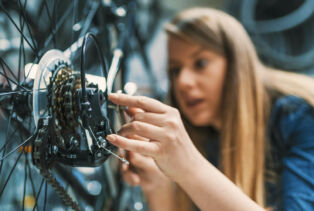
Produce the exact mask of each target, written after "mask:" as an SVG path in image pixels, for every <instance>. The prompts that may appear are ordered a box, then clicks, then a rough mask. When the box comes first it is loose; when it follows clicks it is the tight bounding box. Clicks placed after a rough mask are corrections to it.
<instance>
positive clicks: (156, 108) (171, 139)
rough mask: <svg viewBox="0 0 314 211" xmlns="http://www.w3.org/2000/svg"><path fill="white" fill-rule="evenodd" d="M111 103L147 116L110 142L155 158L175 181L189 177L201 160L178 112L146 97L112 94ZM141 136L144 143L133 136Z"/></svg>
mask: <svg viewBox="0 0 314 211" xmlns="http://www.w3.org/2000/svg"><path fill="white" fill-rule="evenodd" d="M109 99H110V100H111V101H112V102H113V103H116V104H118V105H124V106H129V107H137V108H140V109H142V110H143V111H144V112H138V113H136V114H135V115H134V116H133V121H132V122H129V123H127V124H125V125H123V127H122V128H121V130H120V131H119V135H114V134H112V135H109V136H107V139H108V140H109V141H110V142H111V143H112V144H114V145H116V146H118V147H121V148H123V149H126V150H130V151H133V152H137V153H140V154H143V155H146V156H150V157H152V158H153V159H154V160H155V162H156V164H157V166H158V167H159V168H160V169H161V171H162V172H163V173H164V174H166V175H167V176H169V177H170V178H171V179H173V180H174V181H177V180H179V179H180V178H181V177H186V175H187V174H189V172H190V171H191V170H193V165H194V164H197V162H198V160H199V159H201V155H200V153H199V152H198V151H197V149H196V148H195V146H194V145H193V143H192V141H191V139H190V137H189V136H188V134H187V132H186V130H185V128H184V125H183V123H182V120H181V117H180V114H179V112H178V110H177V109H175V108H172V107H170V106H167V105H165V104H163V103H161V102H159V101H157V100H154V99H151V98H148V97H143V96H128V95H124V94H111V95H110V96H109ZM134 135H136V136H140V137H144V138H146V139H148V140H149V141H142V140H138V139H135V138H129V137H131V136H134Z"/></svg>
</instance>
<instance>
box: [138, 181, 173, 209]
mask: <svg viewBox="0 0 314 211" xmlns="http://www.w3.org/2000/svg"><path fill="white" fill-rule="evenodd" d="M143 192H144V194H145V197H146V200H147V203H148V206H149V210H150V211H158V210H163V211H173V210H175V201H176V198H175V183H173V182H171V181H170V180H169V183H167V184H162V185H161V186H158V187H156V188H155V189H154V190H152V189H150V190H143Z"/></svg>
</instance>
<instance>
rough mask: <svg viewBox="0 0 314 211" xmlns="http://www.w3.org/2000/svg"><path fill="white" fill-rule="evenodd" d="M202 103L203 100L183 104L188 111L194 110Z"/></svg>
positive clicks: (188, 101)
mask: <svg viewBox="0 0 314 211" xmlns="http://www.w3.org/2000/svg"><path fill="white" fill-rule="evenodd" d="M203 102H204V100H203V99H193V100H187V101H186V102H185V104H186V106H187V107H188V108H190V109H193V108H196V107H197V106H198V105H200V104H202V103H203Z"/></svg>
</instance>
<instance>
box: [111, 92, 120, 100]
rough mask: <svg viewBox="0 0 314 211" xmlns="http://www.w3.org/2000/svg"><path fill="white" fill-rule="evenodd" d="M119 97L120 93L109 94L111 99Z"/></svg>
mask: <svg viewBox="0 0 314 211" xmlns="http://www.w3.org/2000/svg"><path fill="white" fill-rule="evenodd" d="M117 97H118V95H117V94H116V93H110V94H109V98H111V99H116V98H117Z"/></svg>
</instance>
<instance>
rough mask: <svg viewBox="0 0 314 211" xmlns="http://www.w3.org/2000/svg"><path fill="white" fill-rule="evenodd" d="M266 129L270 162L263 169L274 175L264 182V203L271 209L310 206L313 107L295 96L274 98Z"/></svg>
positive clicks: (313, 192) (295, 210)
mask: <svg viewBox="0 0 314 211" xmlns="http://www.w3.org/2000/svg"><path fill="white" fill-rule="evenodd" d="M269 133H270V134H269V135H270V144H271V153H270V154H271V157H272V158H271V159H272V162H270V163H266V169H270V170H274V171H275V172H276V174H277V179H276V180H275V182H273V183H272V182H266V194H267V198H266V202H267V204H268V205H271V206H273V207H274V208H275V210H284V211H300V210H314V108H313V107H312V106H311V105H309V104H308V103H307V102H306V101H305V100H303V99H301V98H299V97H295V96H285V97H281V98H279V99H277V100H276V102H275V103H274V106H273V109H272V112H271V116H270V120H269ZM266 162H267V160H266Z"/></svg>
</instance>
